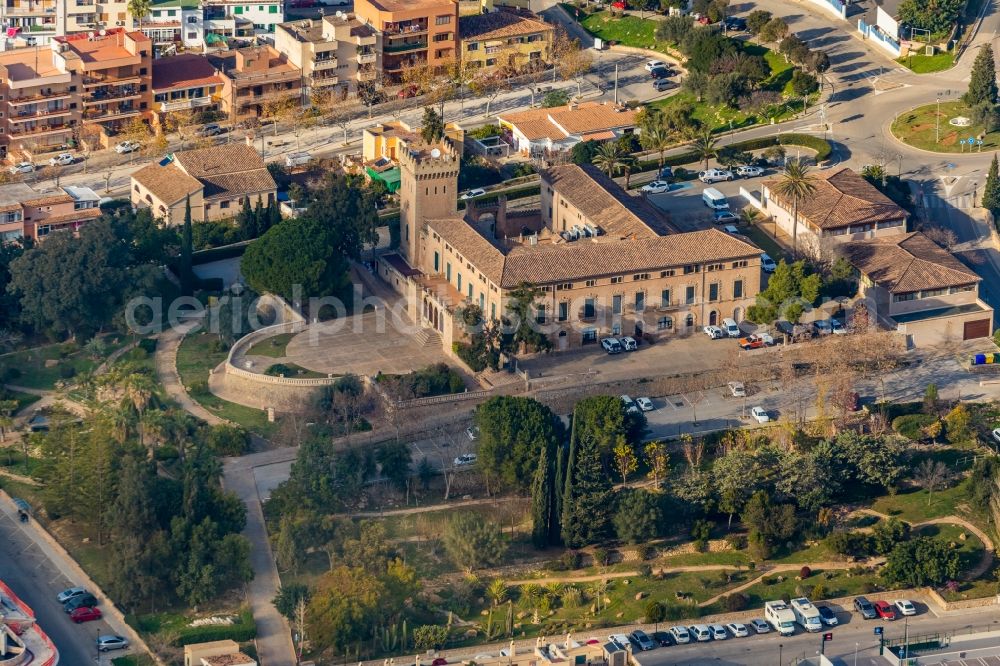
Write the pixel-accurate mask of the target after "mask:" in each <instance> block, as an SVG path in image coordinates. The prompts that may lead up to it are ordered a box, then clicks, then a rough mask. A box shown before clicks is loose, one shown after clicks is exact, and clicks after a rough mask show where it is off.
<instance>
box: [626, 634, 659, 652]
mask: <svg viewBox="0 0 1000 666" xmlns="http://www.w3.org/2000/svg"><path fill="white" fill-rule="evenodd" d="M628 637H629V640H631V641H632V643H633V644H634V645H635V646H636V647H638V648H639V649H640V650H642V651H643V652H645V651H646V650H653V649H655V648H656V643H654V642H653V640H652V639H651V638H650V637H649V636H647V635H646V632H645V631H643V630H642V629H636V630H635V631H633V632H632V633H631V634H629V635H628Z"/></svg>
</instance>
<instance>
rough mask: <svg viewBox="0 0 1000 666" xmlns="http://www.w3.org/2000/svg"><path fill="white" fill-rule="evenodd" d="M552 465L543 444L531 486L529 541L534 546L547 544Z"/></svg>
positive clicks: (541, 546) (550, 517)
mask: <svg viewBox="0 0 1000 666" xmlns="http://www.w3.org/2000/svg"><path fill="white" fill-rule="evenodd" d="M552 467H553V466H552V460H551V459H550V458H549V447H547V446H543V447H542V449H541V451H539V453H538V469H536V470H535V480H534V483H533V484H532V486H531V521H532V522H531V542H532V543H533V544H534V546H535V548H545V546H547V545H549V531H550V526H551V521H552V494H553V490H554V488H553V482H554V480H555V475H554V473H553V469H552Z"/></svg>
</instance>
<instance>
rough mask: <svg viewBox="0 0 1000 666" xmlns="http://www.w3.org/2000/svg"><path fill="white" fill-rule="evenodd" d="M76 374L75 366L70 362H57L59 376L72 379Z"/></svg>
mask: <svg viewBox="0 0 1000 666" xmlns="http://www.w3.org/2000/svg"><path fill="white" fill-rule="evenodd" d="M75 375H76V368H74V367H73V365H72V364H70V363H60V364H59V376H60V377H62V378H63V379H72V378H73V377H74V376H75Z"/></svg>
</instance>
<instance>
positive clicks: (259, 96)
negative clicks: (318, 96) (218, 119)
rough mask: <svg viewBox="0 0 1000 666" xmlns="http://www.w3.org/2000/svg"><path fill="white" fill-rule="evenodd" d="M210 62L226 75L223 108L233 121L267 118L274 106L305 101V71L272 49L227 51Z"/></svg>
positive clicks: (222, 97)
mask: <svg viewBox="0 0 1000 666" xmlns="http://www.w3.org/2000/svg"><path fill="white" fill-rule="evenodd" d="M208 59H209V62H211V63H212V65H213V66H214V67H215V68H216V69H218V70H219V72H220V75H221V76H222V81H223V85H222V91H221V93H220V95H219V107H220V109H221V110H222V111H223V112H225V113H226V114H227V115H228V116H229V117H230V118H231V119H239V118H254V117H259V116H262V115H265V114H266V110H267V107H268V105H269V104H272V103H280V102H283V101H295V102H301V99H302V72H301V71H300V70H299V68H298V67H296V66H295V65H293V64H292V63H290V62H289V61H288V59H287V58H286V57H285V56H284V55H282V54H281V53H279V52H278V51H276V50H275V49H274V47H272V46H255V47H251V48H245V49H234V50H231V51H223V52H221V53H214V54H211V55H209V56H208Z"/></svg>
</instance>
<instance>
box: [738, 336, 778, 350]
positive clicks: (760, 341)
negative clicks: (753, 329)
mask: <svg viewBox="0 0 1000 666" xmlns="http://www.w3.org/2000/svg"><path fill="white" fill-rule="evenodd" d="M739 344H740V349H743V350H744V351H745V350H748V349H760V348H761V347H771V346H773V345H774V338H772V337H771V336H770V335H768V334H767V333H760V334H758V333H753V334H751V335H748V336H747V337H745V338H740V343H739Z"/></svg>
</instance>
